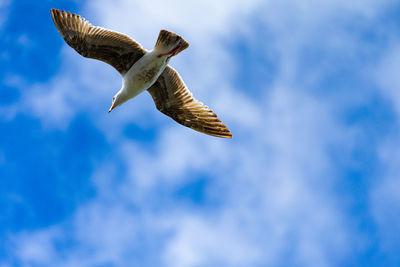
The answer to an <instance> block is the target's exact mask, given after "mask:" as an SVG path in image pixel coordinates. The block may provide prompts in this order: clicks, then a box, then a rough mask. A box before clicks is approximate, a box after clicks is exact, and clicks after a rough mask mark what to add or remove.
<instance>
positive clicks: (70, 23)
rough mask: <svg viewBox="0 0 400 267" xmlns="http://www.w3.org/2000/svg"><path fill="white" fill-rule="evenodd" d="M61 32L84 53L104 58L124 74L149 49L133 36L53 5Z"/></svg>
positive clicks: (72, 45) (56, 21) (74, 46)
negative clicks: (111, 29) (145, 48)
mask: <svg viewBox="0 0 400 267" xmlns="http://www.w3.org/2000/svg"><path fill="white" fill-rule="evenodd" d="M51 15H52V17H53V21H54V24H55V25H56V27H57V30H58V32H59V33H60V34H61V36H62V37H63V38H64V40H65V41H66V42H67V44H68V45H69V46H71V47H72V48H73V49H75V50H76V51H77V52H78V53H79V54H81V55H82V56H84V57H88V58H94V59H98V60H101V61H104V62H106V63H108V64H110V65H111V66H113V67H114V68H116V69H117V70H118V71H119V72H120V73H121V74H124V73H126V72H127V71H128V70H129V69H130V67H132V65H133V64H134V63H135V62H136V61H137V60H138V59H140V58H141V57H142V56H143V55H144V54H146V51H145V50H144V49H143V48H142V46H141V45H139V44H138V43H137V42H135V41H134V40H133V39H131V38H130V37H129V36H127V35H125V34H122V33H118V32H114V31H110V30H107V29H104V28H101V27H96V26H93V25H91V24H90V23H89V22H88V21H87V20H85V19H84V18H81V16H79V15H76V14H71V13H69V12H65V11H64V10H63V11H60V10H57V9H52V10H51Z"/></svg>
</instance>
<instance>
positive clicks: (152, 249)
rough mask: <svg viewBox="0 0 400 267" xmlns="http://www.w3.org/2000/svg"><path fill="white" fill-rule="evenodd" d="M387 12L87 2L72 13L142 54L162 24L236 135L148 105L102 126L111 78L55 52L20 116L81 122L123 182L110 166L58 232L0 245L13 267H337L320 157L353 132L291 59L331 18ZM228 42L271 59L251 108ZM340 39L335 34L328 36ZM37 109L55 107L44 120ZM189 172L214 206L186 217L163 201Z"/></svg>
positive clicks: (136, 103)
mask: <svg viewBox="0 0 400 267" xmlns="http://www.w3.org/2000/svg"><path fill="white" fill-rule="evenodd" d="M387 3H388V2H383V1H379V2H378V1H373V2H370V3H369V4H366V3H365V2H364V1H355V2H354V1H353V2H348V1H324V2H321V1H311V0H309V1H265V2H261V1H219V2H216V1H203V2H196V3H192V2H191V3H189V2H185V1H169V2H165V1H153V2H148V1H147V2H146V1H140V2H137V3H133V2H131V1H123V0H121V1H116V2H113V3H111V2H107V1H97V2H94V1H93V2H89V3H88V5H87V6H86V8H84V10H85V11H87V12H84V13H87V15H85V17H87V18H88V19H90V20H91V22H92V23H93V24H97V25H101V26H105V27H110V28H113V29H116V30H118V31H121V32H126V33H128V34H130V35H132V36H134V37H135V39H137V40H138V41H140V42H142V43H143V44H144V46H145V47H146V48H151V47H152V46H153V44H154V41H155V38H156V36H157V34H158V31H159V29H160V28H168V29H172V30H175V31H178V32H179V33H180V34H182V35H183V36H185V38H187V39H188V40H189V42H190V43H191V44H192V46H191V47H190V49H188V50H187V51H185V53H186V54H183V53H182V54H181V55H179V57H177V58H176V59H175V58H174V59H173V60H174V62H173V64H174V65H175V66H176V68H177V69H178V70H179V71H180V72H181V74H182V76H183V77H184V79H185V81H186V83H187V84H188V85H189V86H190V88H193V89H192V91H193V92H194V95H195V96H197V97H198V98H199V99H200V100H202V101H203V102H205V103H206V104H207V105H209V106H210V107H212V108H213V109H214V110H215V111H216V112H217V114H219V115H220V117H221V118H223V119H224V122H226V123H227V124H228V126H230V127H231V128H232V130H233V133H234V139H232V140H221V139H216V138H212V137H209V136H205V135H201V134H198V133H195V132H193V131H192V130H190V129H186V128H183V127H182V126H180V125H177V124H175V123H174V122H172V121H171V120H167V119H165V118H164V117H162V116H163V115H162V114H159V113H158V112H157V111H155V110H154V106H153V104H152V102H151V99H150V97H149V96H148V95H147V96H145V95H143V96H139V97H138V98H137V99H134V100H132V101H130V102H129V103H127V104H126V105H125V106H122V107H121V110H117V112H115V113H114V114H112V115H111V116H109V115H107V116H108V117H107V116H106V115H104V116H102V115H99V114H103V113H102V112H104V113H105V111H106V110H107V107H108V106H107V104H109V100H110V99H111V97H112V95H113V94H114V92H112V90H113V89H115V91H116V90H117V89H119V88H114V87H115V85H116V84H117V85H119V81H118V79H119V77H118V74H117V73H115V72H112V71H111V68H110V67H107V66H104V64H103V63H94V61H91V60H87V59H83V58H80V57H79V56H77V55H75V52H74V51H73V50H72V49H70V48H68V47H67V48H66V49H64V50H63V58H66V62H65V63H63V64H64V65H63V67H62V68H61V70H60V73H59V74H58V75H57V76H56V77H54V79H52V80H51V81H50V82H49V83H48V84H44V85H35V86H33V87H32V93H29V94H26V95H25V97H24V98H23V99H24V102H23V105H24V108H23V109H22V110H29V111H30V112H32V113H33V114H34V115H36V116H38V117H40V118H41V119H42V120H43V121H44V123H45V124H52V125H58V123H60V122H63V123H68V121H69V120H71V119H72V118H73V117H74V116H75V115H76V114H77V113H79V112H83V111H86V112H88V114H89V116H91V118H93V121H94V122H95V123H96V124H97V126H98V127H99V128H100V129H101V130H102V131H103V132H104V134H105V135H106V136H107V138H108V140H109V142H110V143H111V144H112V147H113V148H114V149H115V151H117V154H118V156H119V158H118V159H119V160H121V162H122V165H123V166H124V168H126V177H122V178H120V177H119V176H118V175H117V173H118V171H117V168H118V166H117V165H115V164H114V163H113V162H107V163H99V168H98V171H97V172H96V173H95V174H93V182H94V185H95V187H96V189H97V192H98V196H97V197H96V198H95V199H94V200H93V201H92V202H90V203H86V204H83V205H82V206H80V207H79V209H78V210H77V212H76V213H75V214H74V215H73V216H72V217H71V218H69V219H68V220H67V221H65V222H63V223H61V224H60V225H57V226H54V227H51V228H49V229H44V230H38V231H33V232H32V236H33V237H34V238H32V239H31V238H30V235H28V234H26V233H22V234H17V235H16V237H15V240H13V242H11V243H13V244H14V245H15V246H16V250H15V251H20V252H19V253H17V256H18V257H19V259H20V261H21V262H23V263H38V264H41V265H48V266H92V265H96V264H98V265H100V264H111V263H112V264H115V265H118V266H130V263H131V262H132V261H133V260H135V259H136V260H137V261H136V262H138V261H139V262H140V263H142V264H141V265H145V264H144V263H150V264H151V265H164V266H257V265H259V266H265V265H270V266H276V265H279V264H286V265H302V266H332V265H337V264H338V263H340V261H341V260H343V259H344V258H345V257H346V256H347V255H348V254H349V253H350V252H351V248H352V246H354V245H355V244H357V242H359V238H360V236H359V235H360V233H358V232H357V230H356V229H354V228H353V224H352V221H351V220H352V219H351V218H349V217H348V216H347V215H346V214H345V212H344V211H343V210H344V209H343V205H345V204H344V203H341V201H340V199H338V196H337V195H335V192H334V189H333V188H334V186H335V184H336V183H337V182H338V180H339V179H340V177H338V176H337V175H338V174H337V170H336V169H335V166H334V162H333V161H332V159H331V158H330V154H329V151H330V148H332V147H335V146H338V145H341V146H343V147H347V149H348V150H349V151H350V150H351V144H352V142H353V140H347V138H348V137H349V135H351V134H349V132H350V131H351V129H347V128H346V127H345V126H343V125H341V124H340V122H338V120H337V118H336V117H335V116H336V115H335V113H334V110H336V109H337V107H336V106H335V105H337V103H336V102H334V101H332V100H331V99H326V98H324V97H323V96H315V95H313V94H312V92H310V91H309V90H308V89H309V88H308V87H312V86H314V82H315V81H316V80H318V79H322V78H323V75H324V73H323V71H322V70H321V71H317V72H316V73H313V75H315V76H316V78H315V79H310V80H307V79H306V80H303V79H301V78H300V77H302V75H303V72H302V69H301V66H302V64H303V62H302V61H301V58H300V54H301V51H302V49H303V48H304V45H305V44H309V43H310V42H312V40H313V39H315V38H318V37H319V36H320V35H319V33H320V32H322V31H324V30H326V28H325V27H328V26H330V27H334V26H335V25H336V24H335V23H336V22H335V21H334V20H333V18H334V17H336V16H338V15H340V14H341V13H342V12H344V14H345V15H346V17H345V19H346V18H348V17H352V16H353V15H357V16H361V17H362V18H366V19H374V17H375V16H376V15H377V14H378V13H379V12H381V10H383V9H384V8H386V5H387ZM316 10H318V12H316ZM82 15H84V14H83V13H82ZM250 15H254V17H253V16H250ZM92 18H93V19H92ZM252 20H256V21H261V22H262V26H258V27H261V28H262V29H268V30H271V32H272V33H273V34H272V36H269V37H271V38H270V39H269V40H267V39H268V38H269V37H268V38H267V37H265V36H261V35H260V32H259V30H260V28H258V27H257V28H255V29H252V27H253V25H254V24H253V22H252ZM339 27H340V25H339ZM328 28H329V27H328ZM238 31H239V32H238ZM239 33H240V34H242V35H244V36H246V37H247V38H249V40H250V41H251V43H250V45H253V46H254V47H255V48H257V51H259V53H266V51H267V50H268V49H270V50H272V51H274V52H275V53H276V54H277V56H276V58H277V60H279V61H278V62H276V65H277V66H278V71H277V76H276V77H275V78H274V80H273V82H272V83H271V84H266V83H265V84H259V85H258V88H259V92H258V98H257V99H256V98H255V97H251V96H250V95H249V94H248V93H247V92H246V88H238V86H236V85H235V84H234V82H233V80H234V79H233V78H234V76H235V74H236V73H237V72H240V71H241V70H243V68H245V67H246V66H245V65H243V66H242V65H240V64H244V63H243V62H237V59H236V57H235V54H233V53H231V51H228V50H227V49H226V47H225V46H224V45H225V43H224V42H226V41H227V40H230V39H232V38H234V37H236V36H237V34H239ZM347 35H348V33H347V32H346V30H345V29H342V30H338V32H337V33H336V36H334V37H335V38H339V39H341V37H343V38H345V37H348V36H347ZM254 40H256V41H254ZM329 40H330V39H329ZM335 40H336V39H335ZM335 40H333V41H335ZM263 42H265V45H263ZM354 42H355V41H354ZM356 44H357V43H356ZM341 45H343V46H345V45H346V44H341ZM351 45H353V43H351ZM358 45H359V43H358ZM254 47H252V48H254ZM205 59H210V60H205ZM200 64H201V65H200ZM110 90H111V91H110ZM46 107H51V108H50V110H52V111H54V112H52V114H50V115H51V116H49V115H48V114H47V113H46ZM25 112H26V111H25ZM133 121H134V122H135V123H138V124H144V125H148V124H150V123H154V124H157V125H161V127H160V129H159V131H158V135H157V139H156V140H155V142H154V143H152V144H140V143H138V142H136V141H132V140H127V139H126V138H124V136H123V134H122V129H123V127H124V125H126V123H128V122H133ZM350 137H351V136H350ZM345 152H347V151H343V154H346V153H345ZM104 165H105V166H104ZM199 173H200V174H201V175H204V176H207V177H211V178H210V184H209V185H208V186H207V188H206V191H205V193H204V194H205V198H206V199H207V200H209V199H211V200H214V201H215V202H216V204H215V205H214V204H213V205H211V204H210V205H209V204H208V203H205V204H204V207H201V208H198V207H196V206H195V205H194V204H192V203H190V201H188V200H185V199H183V200H181V199H176V198H174V192H175V191H177V190H178V189H179V188H181V187H182V186H184V185H185V184H187V183H190V182H192V181H194V180H195V179H198V176H199ZM383 192H385V191H383ZM384 201H385V200H384ZM192 205H193V206H194V207H193V206H192ZM54 229H56V230H54ZM60 233H61V234H60ZM66 233H68V234H66ZM66 239H67V240H72V242H73V243H74V245H73V246H71V247H69V248H68V249H66V251H64V252H60V251H57V250H56V244H57V242H60V240H66ZM46 252H48V253H47V254H46ZM138 259H139V260H138Z"/></svg>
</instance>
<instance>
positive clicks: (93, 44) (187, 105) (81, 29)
mask: <svg viewBox="0 0 400 267" xmlns="http://www.w3.org/2000/svg"><path fill="white" fill-rule="evenodd" d="M51 14H52V17H53V21H54V24H55V25H56V27H57V29H58V31H59V33H60V34H61V36H62V37H63V38H64V40H65V41H66V42H67V43H68V45H69V46H71V47H72V48H73V49H75V50H76V51H77V52H78V53H79V54H81V55H82V56H84V57H88V58H94V59H98V60H101V61H104V62H106V63H108V64H110V65H111V66H113V67H114V68H116V69H117V70H118V71H119V72H120V73H121V74H122V75H123V74H125V73H127V71H128V70H129V69H130V68H131V67H132V66H133V65H134V64H135V62H136V61H138V60H139V59H140V58H142V57H143V56H144V55H146V54H147V52H146V50H144V49H143V48H142V47H141V46H140V44H138V43H137V42H136V41H134V40H133V39H131V38H130V37H128V36H126V35H124V34H122V33H118V32H114V31H110V30H107V29H104V28H101V27H96V26H93V25H91V24H90V23H89V22H88V21H87V20H85V19H84V18H82V17H81V16H79V15H76V14H71V13H69V12H65V11H59V10H57V9H52V10H51ZM175 45H176V46H175ZM188 46H189V43H187V42H186V41H185V40H184V39H183V38H182V37H180V36H179V35H177V34H175V33H172V32H169V31H166V30H161V31H160V34H159V37H158V39H157V43H156V45H155V48H156V49H157V50H156V51H163V50H166V51H167V52H168V51H170V50H169V49H171V47H173V50H172V52H170V53H171V55H170V56H175V55H177V54H178V53H180V52H181V51H183V50H184V49H186V48H187V47H188ZM147 55H150V53H149V54H147ZM147 55H146V56H147ZM156 71H157V69H152V68H150V69H147V70H146V71H145V72H142V73H139V74H137V76H136V77H135V78H137V79H139V78H141V79H142V80H146V79H147V80H151V79H152V78H153V77H154V75H155V74H154V73H155V72H156ZM148 91H149V93H150V94H151V96H152V97H153V100H154V102H155V104H156V107H157V109H158V110H159V111H161V112H162V113H164V114H166V115H167V116H169V117H171V118H172V119H174V120H175V121H176V122H178V123H180V124H182V125H184V126H187V127H189V128H192V129H194V130H196V131H199V132H202V133H205V134H209V135H213V136H217V137H224V138H232V134H231V133H230V131H229V130H228V128H227V127H226V126H225V125H224V124H222V123H221V121H220V120H219V119H218V118H217V115H216V114H215V113H214V112H213V111H212V110H211V109H209V108H208V107H207V106H205V105H203V104H202V103H201V102H198V101H197V100H196V99H194V98H193V96H192V94H191V93H190V91H189V90H188V89H187V87H186V85H185V84H184V82H183V81H182V79H181V77H180V76H179V74H178V73H177V72H176V71H175V70H174V69H173V68H171V67H169V66H167V67H166V68H165V70H164V71H163V72H162V74H161V75H160V76H159V77H158V79H157V80H156V82H155V83H154V84H153V85H152V86H151V87H150V88H148ZM114 98H115V97H114ZM111 110H112V108H111V109H110V111H111Z"/></svg>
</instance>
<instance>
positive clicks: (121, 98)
mask: <svg viewBox="0 0 400 267" xmlns="http://www.w3.org/2000/svg"><path fill="white" fill-rule="evenodd" d="M127 100H128V99H127V98H126V96H125V94H124V93H122V92H121V91H119V92H118V93H117V94H116V95H115V96H114V97H113V99H112V105H111V108H110V109H109V110H108V113H110V112H111V110H113V109H114V108H116V107H118V106H119V105H121V104H123V103H125V102H126V101H127Z"/></svg>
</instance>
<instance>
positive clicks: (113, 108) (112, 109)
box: [108, 104, 115, 113]
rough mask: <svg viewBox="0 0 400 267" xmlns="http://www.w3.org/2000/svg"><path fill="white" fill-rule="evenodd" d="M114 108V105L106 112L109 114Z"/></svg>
mask: <svg viewBox="0 0 400 267" xmlns="http://www.w3.org/2000/svg"><path fill="white" fill-rule="evenodd" d="M114 108H115V105H114V104H112V106H111V108H110V109H109V110H108V113H110V112H111V110H113V109H114Z"/></svg>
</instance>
